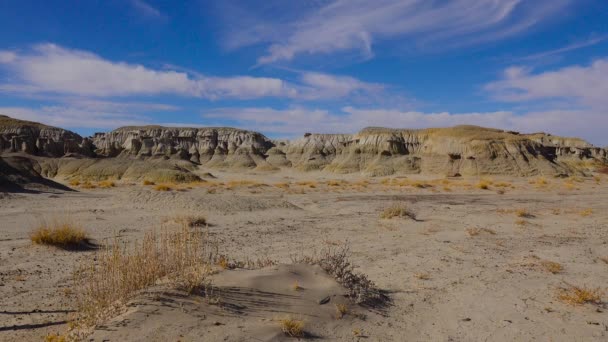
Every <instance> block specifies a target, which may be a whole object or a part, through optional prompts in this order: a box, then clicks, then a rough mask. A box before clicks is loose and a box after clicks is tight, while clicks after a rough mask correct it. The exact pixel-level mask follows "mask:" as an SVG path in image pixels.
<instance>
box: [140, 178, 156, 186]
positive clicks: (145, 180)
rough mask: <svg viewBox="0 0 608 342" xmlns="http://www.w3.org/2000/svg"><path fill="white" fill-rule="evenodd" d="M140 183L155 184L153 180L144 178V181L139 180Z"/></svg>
mask: <svg viewBox="0 0 608 342" xmlns="http://www.w3.org/2000/svg"><path fill="white" fill-rule="evenodd" d="M141 184H142V185H155V184H156V183H154V182H153V181H151V180H147V179H144V181H143V182H141Z"/></svg>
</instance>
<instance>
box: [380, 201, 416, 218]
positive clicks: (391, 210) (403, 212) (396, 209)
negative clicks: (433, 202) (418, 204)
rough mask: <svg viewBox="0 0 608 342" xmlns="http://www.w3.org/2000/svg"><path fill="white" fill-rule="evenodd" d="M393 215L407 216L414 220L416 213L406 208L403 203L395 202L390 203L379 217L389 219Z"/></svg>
mask: <svg viewBox="0 0 608 342" xmlns="http://www.w3.org/2000/svg"><path fill="white" fill-rule="evenodd" d="M393 217H409V218H411V219H412V220H416V213H414V212H413V211H412V210H410V209H408V208H407V207H406V206H405V205H401V204H395V205H392V206H390V207H388V208H386V209H384V211H382V213H381V214H380V218H383V219H391V218H393Z"/></svg>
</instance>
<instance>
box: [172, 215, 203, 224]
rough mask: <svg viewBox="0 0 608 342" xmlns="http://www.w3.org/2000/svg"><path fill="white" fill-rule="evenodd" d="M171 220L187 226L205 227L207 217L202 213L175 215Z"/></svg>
mask: <svg viewBox="0 0 608 342" xmlns="http://www.w3.org/2000/svg"><path fill="white" fill-rule="evenodd" d="M173 221H175V222H176V223H179V224H182V225H186V226H188V227H205V226H206V225H207V218H206V217H205V216H203V215H176V216H175V217H173Z"/></svg>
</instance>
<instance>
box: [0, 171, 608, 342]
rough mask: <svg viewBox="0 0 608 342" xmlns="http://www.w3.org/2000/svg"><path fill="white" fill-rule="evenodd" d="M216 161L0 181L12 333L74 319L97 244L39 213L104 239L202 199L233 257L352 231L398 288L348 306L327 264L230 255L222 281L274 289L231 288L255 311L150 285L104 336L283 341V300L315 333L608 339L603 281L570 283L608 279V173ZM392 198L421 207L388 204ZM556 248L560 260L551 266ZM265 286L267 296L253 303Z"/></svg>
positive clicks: (5, 312) (0, 291) (301, 250)
mask: <svg viewBox="0 0 608 342" xmlns="http://www.w3.org/2000/svg"><path fill="white" fill-rule="evenodd" d="M211 172H212V173H213V175H214V176H215V177H217V178H214V179H209V178H208V179H209V182H207V183H203V184H196V185H191V186H189V187H190V188H188V186H182V187H181V188H180V189H173V190H171V191H166V192H161V191H156V190H155V189H154V186H144V185H141V184H128V183H123V182H116V186H115V187H113V188H110V189H99V188H97V189H82V188H78V187H76V189H77V190H78V191H76V192H48V193H38V194H30V193H20V194H1V193H0V340H2V341H36V340H43V339H44V337H45V336H46V335H47V334H50V333H61V332H63V331H65V330H66V329H67V326H68V324H67V321H68V320H69V318H70V315H72V314H73V310H74V309H75V307H74V304H73V300H72V299H71V297H70V296H71V290H70V287H71V279H72V273H73V271H74V268H75V266H76V265H77V264H78V263H79V262H80V261H82V260H83V259H85V258H89V257H90V256H91V255H92V254H93V253H96V252H95V251H64V250H60V249H56V248H53V247H47V246H39V245H33V244H32V242H31V241H30V239H29V233H30V231H31V230H32V229H33V228H34V227H35V226H36V223H37V222H38V220H40V219H41V218H49V217H53V216H57V215H60V216H65V215H67V216H70V217H71V218H73V219H74V220H75V221H76V222H78V223H80V224H82V226H83V227H85V229H86V230H87V232H88V233H89V235H90V236H91V238H92V239H93V240H94V241H95V242H96V243H98V244H100V245H105V244H109V243H111V242H112V241H114V239H115V238H116V237H118V239H119V240H120V241H127V242H129V241H131V242H132V241H136V240H138V239H141V237H142V236H143V234H144V232H146V231H149V230H151V229H158V228H159V227H161V226H167V225H170V221H171V218H173V217H178V216H181V215H193V214H196V215H204V216H206V218H207V221H208V222H209V227H208V228H206V229H208V231H209V234H210V235H211V236H213V237H214V238H215V239H216V240H217V241H218V242H219V248H221V250H222V253H224V254H226V255H228V256H230V258H235V259H250V260H254V259H257V258H262V259H264V258H270V259H273V260H277V261H279V262H280V263H285V264H290V263H291V256H293V255H296V254H298V255H307V254H310V253H313V252H314V251H315V250H320V249H322V248H324V247H325V246H328V245H329V246H339V245H342V244H348V245H349V246H350V251H351V252H352V260H353V262H354V263H355V264H356V265H357V266H358V270H359V271H360V272H362V273H365V274H366V275H368V277H369V278H370V279H371V280H373V281H374V282H375V283H376V284H377V286H378V287H380V288H382V289H384V290H386V291H388V293H389V294H390V298H391V299H392V301H391V303H390V305H389V306H388V307H386V308H383V309H382V310H373V309H371V310H368V309H366V308H355V307H354V306H353V309H352V310H353V312H357V313H358V314H357V315H352V316H353V317H351V318H349V319H341V320H339V319H337V318H331V317H332V316H331V314H330V313H329V312H324V311H322V310H321V311H319V309H316V308H315V306H318V304H317V303H316V302H314V301H315V298H318V296H320V295H322V294H323V293H324V291H339V289H335V288H332V286H334V285H333V284H332V283H331V281H330V280H331V279H327V276H325V275H323V274H322V272H319V270H316V269H314V268H310V267H309V268H302V269H301V268H299V267H300V266H298V265H293V266H281V265H279V266H270V267H268V268H267V269H262V270H256V271H247V270H238V269H237V270H226V271H222V272H220V273H219V274H217V275H216V278H217V279H216V280H215V281H216V282H217V283H219V284H224V285H226V286H229V285H241V286H247V284H251V286H254V285H255V286H257V287H258V288H263V289H264V290H265V291H267V292H263V291H259V293H257V294H249V295H247V294H245V295H244V294H240V297H239V295H235V297H234V298H232V300H233V301H235V303H233V304H234V306H235V307H237V308H238V307H242V308H244V310H228V309H218V308H213V309H210V308H209V304H208V303H206V302H205V301H204V300H199V299H198V298H190V297H184V296H181V297H179V296H178V297H174V298H172V299H171V300H169V298H164V300H161V298H160V297H161V296H156V297H150V298H147V299H140V300H139V303H138V304H137V305H132V306H131V307H130V309H129V310H128V311H126V312H124V313H123V314H122V315H121V316H120V317H117V318H115V319H114V320H112V321H110V322H108V323H107V325H105V326H102V327H99V328H98V329H96V330H95V331H94V332H93V334H92V335H91V337H90V338H91V339H92V340H95V341H102V340H111V341H124V340H139V341H151V340H157V341H178V340H180V341H248V340H283V339H287V338H286V337H284V336H282V334H279V333H278V332H279V327H278V325H277V322H276V319H275V318H277V317H280V316H281V315H283V314H286V313H289V314H293V315H302V317H303V319H304V320H305V321H306V323H307V326H306V329H307V331H308V332H309V333H310V336H309V337H310V338H311V339H319V340H323V339H327V340H332V341H355V340H361V341H366V340H367V341H530V340H538V341H606V340H608V305H606V300H607V298H608V297H607V296H606V292H604V296H603V302H601V303H586V304H581V305H574V304H571V303H567V302H565V301H563V300H562V299H560V297H559V296H560V294H561V293H562V291H563V290H566V289H571V288H572V287H573V286H578V287H584V288H589V289H596V288H599V290H600V292H601V291H605V290H607V286H608V285H607V284H608V227H607V223H608V177H605V176H602V177H603V178H602V177H598V178H596V179H593V178H584V179H577V180H572V179H559V178H547V179H544V178H531V179H524V178H519V179H518V178H499V177H494V179H491V180H489V179H486V180H484V182H486V183H487V184H486V185H487V188H488V189H482V188H481V187H486V186H479V185H480V184H479V182H480V179H478V178H469V179H467V178H465V179H447V180H446V179H442V178H439V177H434V178H433V177H426V178H423V177H420V176H408V177H407V178H396V177H386V178H371V179H368V178H362V177H360V176H351V175H348V176H340V175H334V174H326V173H292V172H277V173H273V174H263V173H257V174H256V173H254V172H249V173H241V174H234V173H228V172H218V171H211ZM242 180H248V182H242ZM328 181H330V182H329V183H328ZM394 204H401V205H405V206H407V207H408V208H409V209H411V210H412V211H413V212H415V214H416V220H413V219H410V218H392V219H383V218H380V215H381V213H382V211H383V210H384V209H385V208H388V207H390V206H391V205H394ZM168 222H169V223H168ZM547 261H551V262H556V263H559V264H560V265H561V266H562V267H563V269H562V270H557V272H556V273H552V272H550V270H549V269H548V267H547V265H550V264H548V263H547ZM311 270H312V271H311ZM554 271H556V270H554ZM252 272H257V273H252ZM296 275H297V276H300V277H301V279H303V280H302V282H303V284H304V288H307V289H310V291H308V292H307V291H303V293H302V294H301V295H300V294H298V296H297V298H296V297H293V300H295V301H296V302H297V303H296V304H294V302H293V301H292V302H290V304H289V305H288V307H289V309H288V310H273V308H272V304H273V303H275V302H276V305H277V307H281V308H284V307H285V305H286V304H285V303H282V302H281V299H280V298H279V299H277V298H264V296H261V295H260V294H261V293H273V291H275V292H276V293H285V291H286V290H285V289H284V288H285V287H289V286H290V282H291V281H292V279H291V278H290V277H295V276H296ZM334 287H335V286H334ZM281 291H283V292H281ZM167 296H169V294H167ZM227 296H228V294H227ZM256 296H257V297H256ZM254 297H255V299H256V301H257V302H258V303H262V304H263V305H262V304H260V307H262V306H263V308H259V309H258V310H257V311H256V310H253V309H251V310H250V311H247V310H245V309H246V308H247V306H248V305H249V306H251V305H252V304H251V303H250V302H247V300H248V299H252V298H254ZM285 298H291V297H289V296H288V295H285ZM155 299H156V302H155ZM241 299H242V301H243V302H242V303H241V305H242V306H239V303H238V301H239V300H241ZM229 300H230V299H229V298H227V299H226V301H229ZM273 301H274V302H273ZM251 302H253V300H252V301H251ZM311 303H312V304H311ZM323 310H325V311H327V310H329V309H323ZM243 311H244V312H243ZM319 317H321V319H320V318H319ZM355 331H356V332H357V333H354V332H355ZM355 335H359V336H355Z"/></svg>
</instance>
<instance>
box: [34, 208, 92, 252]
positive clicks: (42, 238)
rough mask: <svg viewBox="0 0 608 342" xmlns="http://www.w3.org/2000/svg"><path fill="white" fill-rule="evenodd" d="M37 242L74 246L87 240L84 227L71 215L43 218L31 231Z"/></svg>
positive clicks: (58, 245) (63, 246)
mask: <svg viewBox="0 0 608 342" xmlns="http://www.w3.org/2000/svg"><path fill="white" fill-rule="evenodd" d="M30 239H31V240H32V242H33V243H35V244H40V245H50V246H56V247H60V248H74V247H78V246H79V245H81V244H83V243H85V242H86V241H87V239H88V238H87V234H86V232H85V231H84V229H83V228H82V227H81V226H80V225H79V224H77V223H76V222H75V221H74V220H72V219H71V218H70V217H69V216H66V217H62V218H52V219H42V220H40V222H39V223H38V224H37V225H36V227H35V228H34V230H33V231H32V232H31V233H30Z"/></svg>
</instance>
